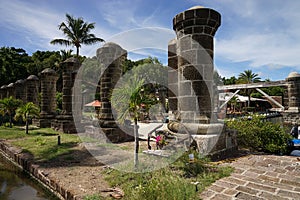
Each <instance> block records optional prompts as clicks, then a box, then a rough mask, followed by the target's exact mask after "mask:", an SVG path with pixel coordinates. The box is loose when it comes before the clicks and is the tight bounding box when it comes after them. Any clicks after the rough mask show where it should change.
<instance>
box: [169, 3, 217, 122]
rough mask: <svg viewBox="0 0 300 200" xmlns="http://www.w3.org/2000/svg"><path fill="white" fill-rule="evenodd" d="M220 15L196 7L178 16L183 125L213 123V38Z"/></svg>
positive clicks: (180, 98)
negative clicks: (185, 123) (211, 121)
mask: <svg viewBox="0 0 300 200" xmlns="http://www.w3.org/2000/svg"><path fill="white" fill-rule="evenodd" d="M220 24H221V15H220V14H219V13H218V12H217V11H215V10H212V9H209V8H203V7H200V6H196V7H193V8H191V9H189V10H186V11H184V12H182V13H179V14H177V15H176V16H175V17H174V19H173V29H174V30H175V32H176V36H177V57H178V110H179V111H180V115H181V120H182V122H188V123H210V120H211V119H212V112H213V107H214V106H213V98H214V97H213V71H214V66H213V56H214V35H215V33H216V31H217V29H218V27H219V26H220Z"/></svg>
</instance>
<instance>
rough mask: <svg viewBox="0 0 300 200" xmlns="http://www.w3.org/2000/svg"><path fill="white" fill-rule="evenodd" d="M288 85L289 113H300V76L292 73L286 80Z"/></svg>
mask: <svg viewBox="0 0 300 200" xmlns="http://www.w3.org/2000/svg"><path fill="white" fill-rule="evenodd" d="M286 81H287V84H288V99H289V103H288V112H296V113H298V112H300V109H299V108H300V74H299V73H297V72H292V73H290V74H289V76H288V77H287V78H286Z"/></svg>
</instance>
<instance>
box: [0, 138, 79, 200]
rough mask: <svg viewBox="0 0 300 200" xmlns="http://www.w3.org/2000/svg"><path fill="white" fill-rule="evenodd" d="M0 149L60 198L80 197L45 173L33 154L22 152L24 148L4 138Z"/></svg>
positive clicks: (68, 199) (0, 143) (69, 199)
mask: <svg viewBox="0 0 300 200" xmlns="http://www.w3.org/2000/svg"><path fill="white" fill-rule="evenodd" d="M0 151H1V153H3V155H4V156H6V157H7V158H8V159H10V160H11V161H12V162H13V163H14V164H16V165H17V166H19V167H20V168H22V169H23V170H24V171H25V172H27V173H29V174H30V175H31V176H32V177H33V178H35V179H36V180H37V181H38V182H39V183H41V184H42V185H43V186H44V187H46V188H47V189H49V190H50V191H51V192H53V193H54V194H55V195H56V196H57V197H58V198H59V199H66V200H75V199H78V198H77V197H76V196H75V195H74V194H72V192H71V191H68V190H66V189H65V188H64V187H63V186H61V185H59V184H58V183H56V182H55V181H54V180H51V179H50V178H48V177H47V174H44V173H43V171H42V170H40V169H39V165H37V164H34V162H33V160H32V156H30V155H28V154H25V153H22V150H20V149H18V148H16V147H13V146H11V145H9V144H7V143H5V141H3V140H2V141H0Z"/></svg>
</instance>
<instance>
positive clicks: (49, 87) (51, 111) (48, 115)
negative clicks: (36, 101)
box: [39, 68, 58, 128]
mask: <svg viewBox="0 0 300 200" xmlns="http://www.w3.org/2000/svg"><path fill="white" fill-rule="evenodd" d="M57 79H58V75H57V73H56V72H55V71H54V70H53V69H50V68H47V69H44V70H43V71H42V72H41V75H40V80H41V113H40V120H39V126H40V127H41V128H46V127H51V122H52V120H53V119H54V118H55V115H56V81H57Z"/></svg>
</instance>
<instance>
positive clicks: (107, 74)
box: [97, 42, 134, 142]
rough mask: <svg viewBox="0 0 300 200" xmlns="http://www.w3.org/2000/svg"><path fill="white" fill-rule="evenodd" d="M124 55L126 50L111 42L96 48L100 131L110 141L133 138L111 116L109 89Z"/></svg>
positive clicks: (114, 81)
mask: <svg viewBox="0 0 300 200" xmlns="http://www.w3.org/2000/svg"><path fill="white" fill-rule="evenodd" d="M126 57H127V51H126V50H124V49H122V48H121V47H120V46H119V45H117V44H115V43H111V42H110V43H106V44H105V45H104V46H103V47H102V48H99V49H98V50H97V59H98V62H99V63H100V66H101V71H102V73H101V77H100V101H101V108H100V112H99V125H100V129H101V131H100V133H102V134H105V136H106V137H107V138H108V139H109V141H110V142H124V141H130V140H133V139H134V137H133V136H131V135H128V133H130V132H132V131H133V130H130V131H128V132H124V131H123V130H122V129H121V128H119V126H118V125H117V123H116V121H115V119H114V117H113V113H112V107H111V103H110V95H111V91H112V89H113V88H114V87H115V85H116V83H117V81H118V80H119V79H120V77H121V75H122V62H124V61H125V59H126ZM127 129H128V127H127ZM128 130H129V129H128Z"/></svg>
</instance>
